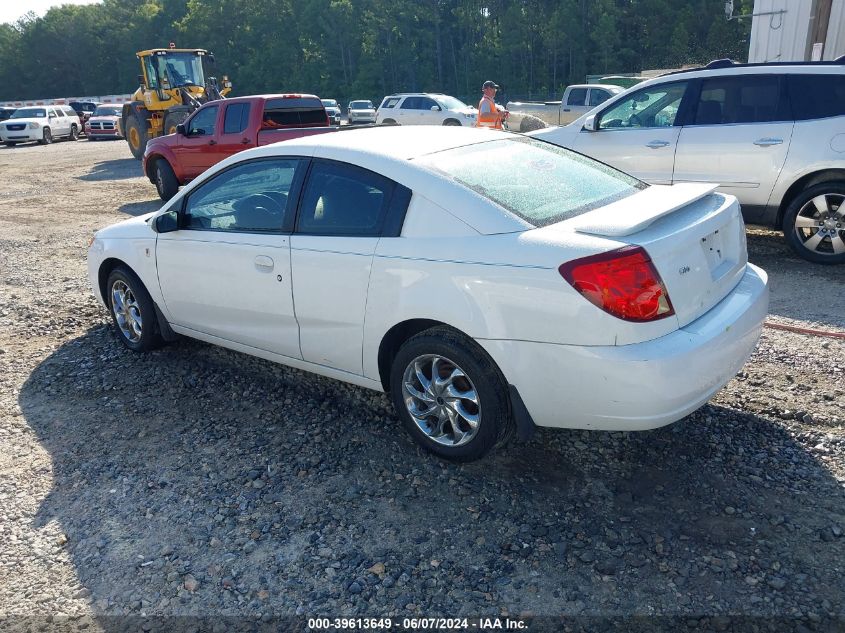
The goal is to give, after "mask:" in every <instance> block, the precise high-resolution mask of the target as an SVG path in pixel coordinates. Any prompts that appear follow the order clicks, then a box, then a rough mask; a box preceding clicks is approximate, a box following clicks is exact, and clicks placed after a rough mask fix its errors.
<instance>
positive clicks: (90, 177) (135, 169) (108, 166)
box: [77, 158, 144, 182]
mask: <svg viewBox="0 0 845 633" xmlns="http://www.w3.org/2000/svg"><path fill="white" fill-rule="evenodd" d="M143 175H144V173H143V171H142V170H141V162H140V161H139V160H136V159H134V158H117V159H114V160H104V161H101V162H99V163H96V164H95V165H93V166H92V167H91V169H90V171H89V172H88V173H87V174H83V175H81V176H77V179H78V180H85V181H88V182H99V181H102V180H124V179H127V178H140V177H142V176H143Z"/></svg>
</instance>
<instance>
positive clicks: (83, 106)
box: [68, 101, 101, 130]
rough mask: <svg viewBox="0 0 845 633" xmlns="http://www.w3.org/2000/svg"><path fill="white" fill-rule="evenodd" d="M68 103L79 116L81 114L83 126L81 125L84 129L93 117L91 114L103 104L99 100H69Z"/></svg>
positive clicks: (81, 128)
mask: <svg viewBox="0 0 845 633" xmlns="http://www.w3.org/2000/svg"><path fill="white" fill-rule="evenodd" d="M68 105H69V106H70V107H71V108H73V110H74V112H76V114H77V116H79V120H80V122H81V126H82V127H80V130H83V129H84V128H85V123H86V122H87V121H88V119H90V118H91V115H92V114H94V112H95V111H96V109H97V107H98V106H99V105H101V104H100V103H99V102H97V101H68Z"/></svg>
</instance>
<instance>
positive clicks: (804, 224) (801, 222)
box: [795, 215, 819, 229]
mask: <svg viewBox="0 0 845 633" xmlns="http://www.w3.org/2000/svg"><path fill="white" fill-rule="evenodd" d="M795 228H796V229H817V228H819V221H818V220H816V219H815V218H808V217H806V216H803V215H799V216H796V217H795Z"/></svg>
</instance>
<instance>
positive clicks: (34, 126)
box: [28, 122, 41, 130]
mask: <svg viewBox="0 0 845 633" xmlns="http://www.w3.org/2000/svg"><path fill="white" fill-rule="evenodd" d="M28 127H29V129H30V130H37V129H38V128H39V127H41V126H40V125H38V124H37V123H35V122H33V123H30V124H29V126H28Z"/></svg>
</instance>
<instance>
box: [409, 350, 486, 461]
mask: <svg viewBox="0 0 845 633" xmlns="http://www.w3.org/2000/svg"><path fill="white" fill-rule="evenodd" d="M402 397H403V399H404V400H405V407H406V408H407V409H408V413H409V414H410V415H411V419H412V420H413V421H414V423H415V424H416V425H417V427H418V428H419V429H420V430H421V431H422V432H423V433H425V434H426V435H427V436H428V437H429V439H431V440H432V441H434V442H437V443H438V444H442V445H443V446H463V445H464V444H466V443H468V442H469V441H471V440H472V438H474V437H475V436H476V434H477V433H478V428H479V425H480V423H481V403H480V402H479V398H478V391H477V390H476V388H475V385H474V384H472V381H471V380H470V379H469V376H467V375H466V374H465V373H464V371H463V370H462V369H461V368H460V367H458V366H457V365H456V364H455V363H453V362H452V361H450V360H449V359H448V358H445V357H443V356H437V355H434V354H426V355H424V356H418V357H417V358H415V359H414V360H412V361H411V362H410V363H408V366H407V367H406V368H405V373H404V375H403V377H402Z"/></svg>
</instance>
